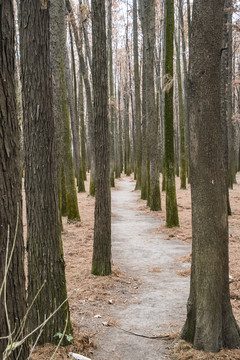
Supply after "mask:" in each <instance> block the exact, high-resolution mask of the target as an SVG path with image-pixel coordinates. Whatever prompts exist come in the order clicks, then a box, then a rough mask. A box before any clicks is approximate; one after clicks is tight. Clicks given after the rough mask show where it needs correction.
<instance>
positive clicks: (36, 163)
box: [20, 0, 71, 343]
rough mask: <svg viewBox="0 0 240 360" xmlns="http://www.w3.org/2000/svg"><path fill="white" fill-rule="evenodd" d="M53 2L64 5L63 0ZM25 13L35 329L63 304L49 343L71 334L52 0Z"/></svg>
mask: <svg viewBox="0 0 240 360" xmlns="http://www.w3.org/2000/svg"><path fill="white" fill-rule="evenodd" d="M54 4H55V5H56V4H57V5H59V6H61V5H63V4H62V2H61V0H58V1H55V2H54ZM51 6H52V5H51ZM52 10H53V9H52ZM20 15H21V17H20V49H21V69H22V86H23V116H24V122H23V130H24V150H25V190H26V204H27V229H28V231H27V250H28V302H29V304H32V308H31V311H30V313H29V328H30V330H32V329H35V328H36V327H37V326H39V324H41V323H43V322H44V321H45V319H46V318H47V317H48V316H50V314H52V313H53V312H54V311H55V310H56V309H57V308H58V307H59V306H60V305H61V304H62V306H61V307H60V309H59V310H58V311H57V312H56V314H55V315H54V316H53V317H52V318H51V319H50V320H49V321H48V322H47V323H46V325H45V326H44V328H43V329H42V330H43V331H42V335H41V337H40V339H39V343H45V342H54V341H56V340H55V338H54V334H56V332H63V329H64V328H65V327H66V333H69V332H70V331H71V325H70V319H69V307H68V302H67V301H66V299H67V291H66V281H65V264H64V259H63V249H62V240H61V226H60V214H59V203H58V179H57V159H56V154H57V152H56V131H55V130H56V129H55V128H56V126H57V124H55V123H54V119H55V117H54V113H53V84H52V79H53V78H52V73H51V61H50V34H51V31H50V14H49V3H48V2H43V1H42V2H41V1H38V0H21V2H20ZM43 285H44V286H43ZM42 286H43V288H42V290H41V292H40V293H39V294H38V295H37V293H38V291H39V289H40V288H41V287H42ZM36 295H37V297H36V298H35V296H36ZM33 300H34V301H33ZM63 341H64V340H63Z"/></svg>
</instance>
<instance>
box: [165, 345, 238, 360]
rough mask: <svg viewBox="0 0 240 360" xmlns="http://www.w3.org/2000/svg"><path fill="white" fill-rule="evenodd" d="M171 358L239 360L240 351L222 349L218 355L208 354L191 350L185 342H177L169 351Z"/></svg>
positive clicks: (177, 359) (179, 359) (178, 359)
mask: <svg viewBox="0 0 240 360" xmlns="http://www.w3.org/2000/svg"><path fill="white" fill-rule="evenodd" d="M171 356H172V358H173V359H175V360H223V359H228V360H239V359H240V350H227V349H223V350H221V351H220V352H219V353H216V354H215V353H209V352H204V351H199V350H195V349H193V347H192V345H191V344H189V343H187V342H186V341H183V340H179V341H178V342H177V343H175V344H174V346H173V347H172V349H171Z"/></svg>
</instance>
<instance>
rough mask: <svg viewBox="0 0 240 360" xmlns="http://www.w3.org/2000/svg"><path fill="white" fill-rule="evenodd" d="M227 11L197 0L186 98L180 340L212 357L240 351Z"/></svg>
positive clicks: (216, 1) (219, 2)
mask: <svg viewBox="0 0 240 360" xmlns="http://www.w3.org/2000/svg"><path fill="white" fill-rule="evenodd" d="M223 9H224V0H211V1H208V2H205V1H201V0H195V1H194V4H193V19H192V27H191V43H190V69H189V93H188V94H189V114H190V171H191V194H192V234H193V246H192V267H191V287H190V296H189V299H188V305H187V320H186V323H185V325H184V327H183V330H182V333H181V337H182V338H183V339H185V340H187V341H189V342H191V343H192V344H193V345H194V347H195V348H196V349H200V350H205V351H211V352H217V351H219V350H220V349H221V348H223V347H228V348H237V347H239V346H240V329H239V326H238V325H237V323H236V320H235V319H234V316H233V313H232V308H231V303H230V294H229V268H228V218H227V188H228V166H227V161H226V156H225V155H226V150H225V149H226V146H225V141H226V127H227V124H226V121H225V122H224V121H221V115H220V112H221V96H220V89H221V86H220V85H221V77H220V74H221V71H220V70H221V68H220V66H221V56H222V26H223ZM203 23H204V26H202V24H203ZM209 119H211V121H209Z"/></svg>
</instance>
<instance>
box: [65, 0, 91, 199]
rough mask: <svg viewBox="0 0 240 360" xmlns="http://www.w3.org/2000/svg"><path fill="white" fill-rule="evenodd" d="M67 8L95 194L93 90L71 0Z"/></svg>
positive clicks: (67, 2) (68, 0) (67, 0)
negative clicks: (83, 98) (83, 94)
mask: <svg viewBox="0 0 240 360" xmlns="http://www.w3.org/2000/svg"><path fill="white" fill-rule="evenodd" d="M66 6H67V10H68V12H69V15H70V22H71V26H72V29H73V34H74V38H75V43H76V48H77V52H78V58H79V66H80V73H81V75H82V78H83V81H84V86H85V92H86V101H87V112H88V122H89V139H90V141H89V142H90V146H89V148H90V157H91V160H90V161H91V178H90V190H89V192H90V195H93V196H94V194H95V159H94V120H93V105H92V92H91V85H90V81H89V77H88V69H87V66H86V63H85V60H84V57H83V53H82V41H81V39H80V37H79V34H78V29H77V24H76V19H75V15H74V12H73V10H72V6H71V3H70V0H66Z"/></svg>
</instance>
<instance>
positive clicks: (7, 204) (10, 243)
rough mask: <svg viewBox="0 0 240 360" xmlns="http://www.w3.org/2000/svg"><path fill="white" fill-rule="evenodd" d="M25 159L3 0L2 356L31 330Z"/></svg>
mask: <svg viewBox="0 0 240 360" xmlns="http://www.w3.org/2000/svg"><path fill="white" fill-rule="evenodd" d="M20 164H21V161H20V128H19V123H18V118H17V108H16V93H15V23H14V11H13V2H12V0H0V229H1V230H0V244H1V246H0V324H1V325H0V338H1V339H0V360H2V359H3V352H4V350H5V349H6V347H7V345H8V344H11V343H12V342H16V341H19V340H21V339H22V338H23V336H24V335H25V334H24V333H25V330H26V329H25V326H23V328H21V325H20V324H21V322H22V321H23V318H24V315H25V313H26V293H25V276H24V243H23V228H22V177H21V173H22V169H21V166H20ZM12 251H13V252H12ZM11 252H12V258H11ZM8 263H10V265H9V268H8V270H7V264H8ZM5 276H6V279H4V277H5ZM2 286H3V287H2ZM5 291H6V293H5ZM8 322H9V324H8ZM23 325H24V323H23ZM11 334H12V336H11ZM6 336H9V338H8V339H3V337H6ZM20 350H21V356H20V359H22V360H23V359H26V358H27V357H28V348H27V344H24V345H23V346H22V349H21V348H20V347H19V348H17V349H16V351H14V352H13V354H12V355H11V356H7V354H6V356H7V357H6V358H8V359H14V360H15V359H18V354H19V352H20Z"/></svg>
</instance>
